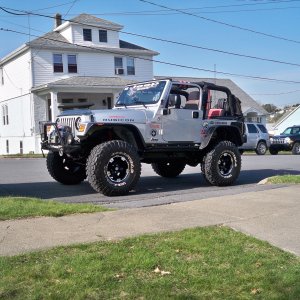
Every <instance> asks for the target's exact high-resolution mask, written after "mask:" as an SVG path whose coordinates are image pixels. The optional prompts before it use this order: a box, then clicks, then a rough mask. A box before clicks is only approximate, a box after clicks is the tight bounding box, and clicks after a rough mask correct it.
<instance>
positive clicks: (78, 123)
mask: <svg viewBox="0 0 300 300" xmlns="http://www.w3.org/2000/svg"><path fill="white" fill-rule="evenodd" d="M80 122H81V118H80V117H78V118H77V119H76V120H75V128H76V130H79V125H80Z"/></svg>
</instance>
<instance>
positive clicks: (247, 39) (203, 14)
mask: <svg viewBox="0 0 300 300" xmlns="http://www.w3.org/2000/svg"><path fill="white" fill-rule="evenodd" d="M149 2H151V3H149ZM0 7H3V8H5V9H7V10H9V11H11V9H14V10H25V11H27V12H28V11H30V12H33V13H38V14H42V15H47V16H54V15H55V14H56V13H60V14H62V16H63V18H64V19H66V20H68V19H71V18H73V17H75V16H76V15H79V14H80V13H88V14H92V15H94V16H97V17H99V18H102V19H106V20H109V21H112V22H115V23H118V24H121V25H123V26H124V28H123V30H122V33H120V38H121V39H122V40H125V41H128V42H131V43H135V44H137V45H140V46H142V47H145V48H148V49H151V50H154V51H157V52H159V53H160V54H159V55H158V56H156V57H155V58H154V59H155V60H157V61H160V62H154V74H155V75H160V76H180V77H199V78H228V79H231V80H232V81H234V82H235V83H236V84H238V85H239V86H240V87H241V88H242V89H243V90H245V92H246V93H248V94H249V95H250V96H251V97H252V98H253V99H255V100H256V101H257V102H259V103H260V104H266V103H271V104H274V105H276V106H278V107H284V106H286V105H291V104H296V103H300V18H299V13H300V0H223V1H221V0H188V1H179V0H160V1H159V0H126V1H124V0H101V1H100V0H75V1H70V0H43V1H34V0H27V1H20V0H0ZM14 12H15V13H19V12H18V11H14ZM53 26H54V21H53V19H51V18H47V17H45V16H34V15H30V16H28V15H25V16H24V15H12V14H8V13H7V12H5V11H3V10H0V28H1V29H2V30H0V58H2V57H4V56H5V55H7V54H8V53H10V52H11V51H13V50H15V49H16V48H18V47H19V46H21V45H22V44H24V43H26V42H28V41H29V40H32V39H34V38H36V36H41V35H43V34H44V33H46V32H49V31H51V30H53ZM3 29H4V30H3ZM5 29H9V30H15V31H20V32H23V33H24V34H18V33H13V32H8V31H5ZM133 34H135V35H133ZM138 35H143V36H144V37H141V36H138ZM149 37H152V38H149ZM153 38H155V39H161V40H155V39H153ZM162 40H168V41H172V42H171V43H170V42H166V41H162ZM174 42H175V43H174ZM176 43H177V44H176ZM178 43H181V44H180V45H179V44H178ZM182 44H185V45H182ZM229 53H231V54H229ZM245 56H247V57H245ZM249 56H251V57H252V58H250V57H249ZM175 65H177V66H175ZM224 73H225V74H224ZM249 77H254V78H249ZM258 77H259V78H258ZM264 78H265V79H264ZM266 78H269V79H272V80H266ZM281 80H282V81H281ZM283 81H286V82H283Z"/></svg>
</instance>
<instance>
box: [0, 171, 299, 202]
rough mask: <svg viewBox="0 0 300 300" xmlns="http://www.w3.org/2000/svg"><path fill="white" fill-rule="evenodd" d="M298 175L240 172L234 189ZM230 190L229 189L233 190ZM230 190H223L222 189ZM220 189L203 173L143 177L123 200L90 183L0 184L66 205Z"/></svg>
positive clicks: (10, 191)
mask: <svg viewBox="0 0 300 300" xmlns="http://www.w3.org/2000/svg"><path fill="white" fill-rule="evenodd" d="M285 174H292V175H299V174H300V172H299V171H291V170H272V169H260V170H249V171H241V174H240V176H239V179H238V180H237V182H236V184H235V185H234V186H239V187H240V186H243V185H249V184H256V183H258V182H259V181H261V180H262V179H264V178H266V177H270V176H275V175H285ZM234 186H233V187H230V188H234ZM226 188H227V189H228V187H222V189H226ZM218 189H221V188H218V187H212V186H210V185H208V184H207V183H206V182H205V180H204V178H203V176H202V175H201V174H200V173H194V174H183V175H181V176H179V177H177V178H163V177H159V176H148V177H141V178H140V181H139V183H138V185H137V186H136V190H135V191H132V192H131V193H130V194H129V195H128V196H122V197H113V198H111V197H105V196H103V195H101V194H98V193H96V192H95V191H94V190H93V189H92V188H91V187H90V185H89V184H88V182H87V181H85V182H83V183H82V184H79V185H73V186H69V185H62V184H60V183H58V182H54V181H53V182H33V183H12V184H0V196H23V197H25V196H26V197H37V198H41V199H57V200H61V201H65V202H94V203H100V202H101V203H108V202H118V201H123V200H127V201H130V200H139V199H145V198H149V197H150V195H151V194H154V195H155V196H158V195H157V194H158V193H161V194H162V195H161V196H164V195H166V194H168V195H170V193H174V194H177V195H178V194H180V193H182V194H185V193H187V191H190V190H194V192H199V193H201V192H202V191H205V192H207V191H209V190H214V191H217V190H218Z"/></svg>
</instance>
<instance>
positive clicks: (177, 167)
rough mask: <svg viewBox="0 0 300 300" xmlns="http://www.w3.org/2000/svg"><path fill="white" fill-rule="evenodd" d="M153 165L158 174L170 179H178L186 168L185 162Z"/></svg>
mask: <svg viewBox="0 0 300 300" xmlns="http://www.w3.org/2000/svg"><path fill="white" fill-rule="evenodd" d="M151 165H152V169H153V170H154V172H155V173H156V174H158V175H160V176H162V177H168V178H172V177H177V176H178V175H179V174H181V173H182V171H183V170H184V168H185V163H183V162H160V163H152V164H151Z"/></svg>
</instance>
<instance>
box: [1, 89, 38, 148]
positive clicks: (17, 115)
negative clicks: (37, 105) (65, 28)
mask: <svg viewBox="0 0 300 300" xmlns="http://www.w3.org/2000/svg"><path fill="white" fill-rule="evenodd" d="M31 97H32V96H31V95H25V96H22V97H18V98H15V99H12V100H10V101H8V102H6V103H7V106H8V116H9V122H8V124H7V125H3V120H2V112H1V125H0V154H7V149H6V142H7V141H8V142H9V154H11V153H13V154H15V153H20V142H21V141H22V142H23V152H24V153H28V152H30V151H33V150H34V149H35V141H34V134H33V131H34V128H33V118H32V116H33V112H32V108H33V106H32V98H31Z"/></svg>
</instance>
